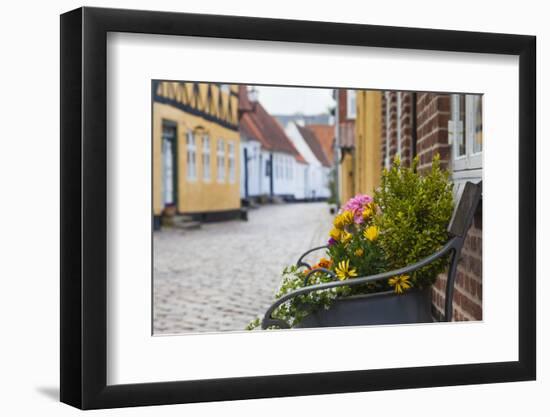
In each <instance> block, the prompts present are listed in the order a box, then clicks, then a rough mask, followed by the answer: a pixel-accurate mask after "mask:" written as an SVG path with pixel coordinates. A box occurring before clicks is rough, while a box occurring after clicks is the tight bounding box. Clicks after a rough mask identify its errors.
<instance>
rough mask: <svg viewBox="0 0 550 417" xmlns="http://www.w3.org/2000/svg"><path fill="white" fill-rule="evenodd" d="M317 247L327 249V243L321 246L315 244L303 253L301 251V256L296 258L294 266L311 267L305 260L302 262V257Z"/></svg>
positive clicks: (317, 248)
mask: <svg viewBox="0 0 550 417" xmlns="http://www.w3.org/2000/svg"><path fill="white" fill-rule="evenodd" d="M319 249H328V245H323V246H317V247H316V248H312V249H310V250H308V251H306V252H304V253H302V256H300V258H299V259H298V262H296V266H305V267H306V268H308V269H311V265H309V264H308V263H307V262H304V261H303V259H304V258H305V257H306V256H307V255H309V254H310V253H311V252H315V251H317V250H319Z"/></svg>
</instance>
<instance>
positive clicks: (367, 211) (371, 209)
mask: <svg viewBox="0 0 550 417" xmlns="http://www.w3.org/2000/svg"><path fill="white" fill-rule="evenodd" d="M373 213H374V203H370V204H368V205H367V206H365V209H364V210H363V213H362V214H363V219H364V220H367V219H368V218H369V217H370V216H372V215H373Z"/></svg>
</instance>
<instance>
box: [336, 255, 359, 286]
mask: <svg viewBox="0 0 550 417" xmlns="http://www.w3.org/2000/svg"><path fill="white" fill-rule="evenodd" d="M334 271H335V272H336V276H337V277H338V279H339V280H340V281H343V280H345V279H347V278H350V277H356V276H357V271H356V270H355V268H351V269H350V267H349V259H346V260H345V261H340V262H339V263H338V266H337V267H336V269H335V270H334Z"/></svg>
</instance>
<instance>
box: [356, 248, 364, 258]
mask: <svg viewBox="0 0 550 417" xmlns="http://www.w3.org/2000/svg"><path fill="white" fill-rule="evenodd" d="M363 253H365V252H364V251H363V249H361V248H359V249H357V250H356V251H355V256H363Z"/></svg>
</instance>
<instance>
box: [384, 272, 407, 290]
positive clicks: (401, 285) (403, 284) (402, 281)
mask: <svg viewBox="0 0 550 417" xmlns="http://www.w3.org/2000/svg"><path fill="white" fill-rule="evenodd" d="M409 279H410V277H409V276H408V275H398V276H396V277H393V278H390V279H389V280H388V284H390V285H391V286H392V287H393V288H394V291H395V292H396V293H397V294H401V293H402V292H403V291H404V290H408V289H409V288H411V282H410V281H409Z"/></svg>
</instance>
